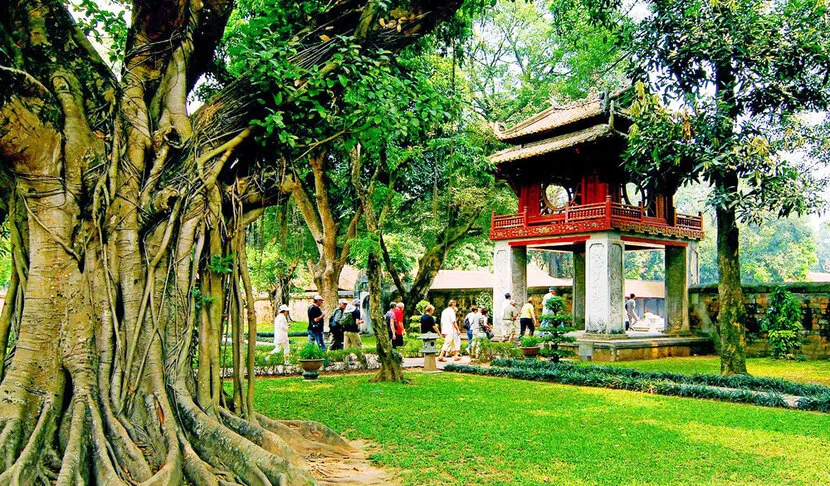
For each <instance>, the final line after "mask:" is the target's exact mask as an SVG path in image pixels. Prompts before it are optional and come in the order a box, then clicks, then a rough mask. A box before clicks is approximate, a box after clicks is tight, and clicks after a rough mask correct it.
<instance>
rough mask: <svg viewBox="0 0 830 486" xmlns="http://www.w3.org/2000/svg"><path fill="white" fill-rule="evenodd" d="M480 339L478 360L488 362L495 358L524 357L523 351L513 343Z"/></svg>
mask: <svg viewBox="0 0 830 486" xmlns="http://www.w3.org/2000/svg"><path fill="white" fill-rule="evenodd" d="M476 339H478V360H479V361H481V362H483V363H487V362H490V361H491V360H493V359H495V358H510V359H520V358H522V356H523V355H522V352H521V351H520V350H519V348H518V347H516V345H515V344H513V343H497V342H493V341H490V340H489V339H487V338H476Z"/></svg>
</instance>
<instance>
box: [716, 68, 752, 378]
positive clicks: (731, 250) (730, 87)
mask: <svg viewBox="0 0 830 486" xmlns="http://www.w3.org/2000/svg"><path fill="white" fill-rule="evenodd" d="M735 83H736V81H735V75H734V72H733V68H732V64H731V62H730V61H721V62H720V63H718V64H717V66H716V68H715V85H716V89H717V94H718V97H719V99H720V101H721V104H720V110H721V113H720V114H719V117H718V123H719V125H718V127H717V131H718V132H719V134H720V138H721V140H732V138H733V135H734V131H735V123H736V120H737V117H738V111H737V107H736V105H735ZM722 150H728V147H724V148H723V149H722ZM714 183H715V191H716V193H717V196H718V199H719V200H718V205H717V207H716V209H715V217H716V219H717V225H718V241H717V247H718V271H719V274H720V278H719V283H720V285H719V286H718V307H719V312H718V334H719V336H720V344H721V345H720V348H721V349H720V353H721V374H724V375H737V374H746V331H745V329H744V314H745V310H744V302H743V288H742V287H741V255H740V248H739V233H738V224H737V218H736V212H735V205H734V202H735V198H736V197H737V195H738V173H737V169H735V168H734V166H731V165H727V167H726V168H724V169H723V172H722V173H721V174H719V176H718V178H717V179H716V180H715V181H714Z"/></svg>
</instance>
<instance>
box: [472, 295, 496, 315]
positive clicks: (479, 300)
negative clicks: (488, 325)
mask: <svg viewBox="0 0 830 486" xmlns="http://www.w3.org/2000/svg"><path fill="white" fill-rule="evenodd" d="M475 303H476V305H477V306H479V307H486V308H487V309H489V310H490V313H489V314H488V315H489V316H490V320H491V321H492V320H493V319H492V318H493V293H492V292H488V291H486V290H482V291H481V292H479V293H478V294H476V296H475Z"/></svg>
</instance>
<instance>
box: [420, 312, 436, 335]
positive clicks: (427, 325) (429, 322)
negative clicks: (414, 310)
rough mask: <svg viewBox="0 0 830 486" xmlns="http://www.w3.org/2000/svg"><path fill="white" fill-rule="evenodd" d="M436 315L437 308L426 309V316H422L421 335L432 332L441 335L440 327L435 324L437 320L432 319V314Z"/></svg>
mask: <svg viewBox="0 0 830 486" xmlns="http://www.w3.org/2000/svg"><path fill="white" fill-rule="evenodd" d="M434 313H435V306H433V305H428V306H427V308H426V309H424V314H423V315H422V316H421V334H426V333H430V332H434V333H435V334H441V332H440V331H439V330H438V326H437V325H436V324H435V318H434V317H432V314H434Z"/></svg>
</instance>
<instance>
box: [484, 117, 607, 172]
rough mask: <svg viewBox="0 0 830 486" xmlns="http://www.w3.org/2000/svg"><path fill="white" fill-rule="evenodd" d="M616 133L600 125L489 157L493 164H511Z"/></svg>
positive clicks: (509, 149) (512, 148) (520, 146)
mask: <svg viewBox="0 0 830 486" xmlns="http://www.w3.org/2000/svg"><path fill="white" fill-rule="evenodd" d="M616 134H617V132H616V131H615V130H614V129H613V128H612V127H611V126H609V125H607V124H605V123H602V124H600V125H594V126H593V127H590V128H585V129H583V130H579V131H577V132H573V133H566V134H564V135H559V136H558V137H553V138H549V139H546V140H541V141H539V142H533V143H529V144H526V145H518V146H516V147H510V148H508V149H504V150H502V151H500V152H496V153H495V154H493V155H491V156H490V160H491V161H492V162H493V163H494V164H501V163H504V162H511V161H514V160H521V159H529V158H531V157H536V156H537V155H543V154H548V153H551V152H556V151H558V150H562V149H566V148H570V147H573V146H575V145H579V144H581V143H585V142H591V141H593V140H596V139H598V138H603V137H606V136H609V135H614V136H616Z"/></svg>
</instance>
